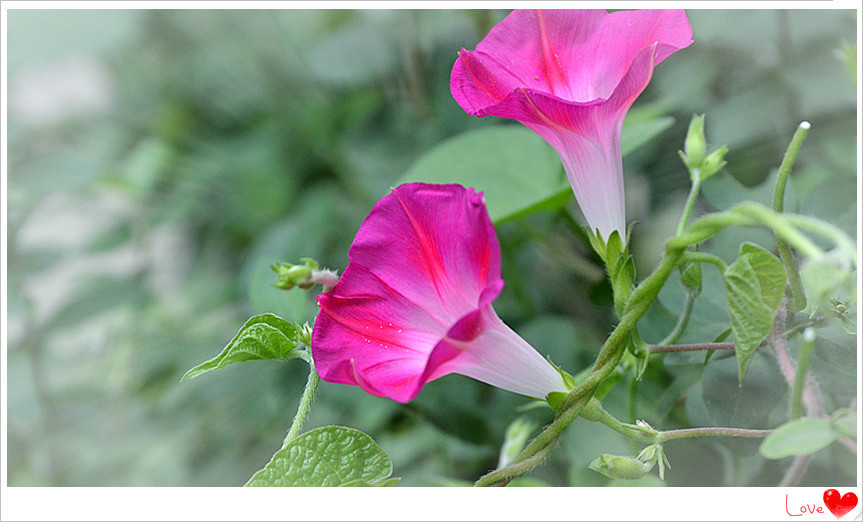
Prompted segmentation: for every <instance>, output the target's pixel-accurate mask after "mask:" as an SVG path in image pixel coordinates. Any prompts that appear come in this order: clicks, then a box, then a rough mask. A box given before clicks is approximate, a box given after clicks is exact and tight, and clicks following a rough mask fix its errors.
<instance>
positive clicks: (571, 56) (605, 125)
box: [450, 10, 692, 241]
mask: <svg viewBox="0 0 863 522" xmlns="http://www.w3.org/2000/svg"><path fill="white" fill-rule="evenodd" d="M691 43H692V27H691V26H690V25H689V21H688V20H687V18H686V15H685V13H684V12H683V11H682V10H639V11H619V12H615V13H607V12H606V11H603V10H516V11H513V12H512V13H510V14H509V15H508V16H507V17H506V18H505V19H504V20H503V21H502V22H500V23H499V24H497V25H496V26H495V27H493V28H492V29H491V31H489V33H488V35H486V37H485V38H484V39H483V40H482V41H481V42H480V43H479V44H477V46H476V50H475V51H466V50H464V49H462V50H461V52H460V53H459V58H458V60H456V62H455V66H454V67H453V70H452V77H451V80H450V87H451V89H452V94H453V96H454V97H455V99H456V101H457V102H458V104H459V105H460V106H461V107H462V108H463V109H464V110H465V111H466V112H467V113H469V114H473V115H476V116H480V117H482V116H489V115H492V116H499V117H502V118H510V119H514V120H518V121H520V122H522V123H524V124H525V125H527V126H528V127H530V128H531V129H532V130H534V131H536V132H537V133H538V134H539V135H540V136H542V137H543V138H544V139H545V140H546V141H547V142H548V143H549V144H551V146H552V147H554V148H555V150H557V152H558V154H560V159H561V160H562V161H563V166H564V169H565V171H566V175H567V177H568V178H569V182H570V185H572V190H573V192H575V197H576V199H577V200H578V204H579V206H580V207H581V210H582V212H583V213H584V216H585V218H586V219H587V223H588V225H589V227H590V229H591V231H592V232H594V233H596V232H597V231H598V232H599V234H601V236H602V238H603V239H604V240H606V241H607V240H608V238H609V237H610V235H611V233H612V232H613V231H615V230H617V231H618V232H619V233H620V235H621V239H624V237H623V236H624V234H625V230H626V217H625V212H624V195H623V161H622V156H621V152H620V132H621V128H622V126H623V118H624V117H625V116H626V111H628V110H629V107H630V106H631V105H632V103H633V102H634V101H635V98H636V97H638V95H639V94H641V92H642V91H643V90H644V88H645V87H647V84H648V82H650V77H651V76H652V74H653V67H654V66H655V65H656V64H658V63H659V62H661V61H662V60H664V59H665V58H667V57H668V56H669V55H671V54H673V53H674V52H676V51H678V50H680V49H683V48H684V47H687V46H689V45H690V44H691ZM525 175H526V176H529V175H530V173H528V172H526V173H525Z"/></svg>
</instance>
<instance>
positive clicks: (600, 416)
mask: <svg viewBox="0 0 863 522" xmlns="http://www.w3.org/2000/svg"><path fill="white" fill-rule="evenodd" d="M581 416H582V417H584V418H585V419H586V420H589V421H591V422H600V423H602V424H604V425H606V426H608V427H609V428H611V429H612V430H614V431H616V432H617V433H620V434H621V435H623V436H625V437H628V438H630V439H633V440H637V441H638V442H643V443H645V444H653V443H660V444H662V443H664V442H668V441H670V440H679V439H688V438H694V437H752V438H761V437H766V436H768V435H770V434H771V433H773V430H754V429H745V428H721V427H708V428H686V429H680V430H668V431H658V430H655V429H653V428H650V427H647V426H640V425H637V424H627V423H625V422H620V421H619V420H617V419H616V418H615V417H614V416H613V415H611V414H610V413H608V412H607V411H605V410H604V409H603V408H602V403H600V402H599V401H598V400H596V399H591V400H590V402H588V404H587V406H585V408H584V410H583V411H582V413H581Z"/></svg>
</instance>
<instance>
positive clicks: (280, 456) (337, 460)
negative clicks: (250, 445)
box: [246, 426, 393, 487]
mask: <svg viewBox="0 0 863 522" xmlns="http://www.w3.org/2000/svg"><path fill="white" fill-rule="evenodd" d="M392 472H393V464H392V462H391V461H390V458H389V456H388V455H387V454H386V452H384V450H382V449H381V448H380V446H378V445H377V444H376V443H375V441H374V440H372V438H371V437H369V436H368V435H366V434H365V433H363V432H361V431H358V430H355V429H353V428H345V427H341V426H327V427H323V428H317V429H314V430H311V431H309V432H306V433H304V434H302V435H300V436H299V437H297V438H296V439H294V440H293V441H291V442H290V443H289V444H288V445H287V446H286V447H284V448H282V449H280V450H279V451H277V452H276V454H275V455H273V459H272V460H271V461H270V462H269V463H268V464H267V465H266V466H264V468H263V469H262V470H260V471H258V472H257V473H255V474H254V475H253V476H252V478H251V479H249V482H248V483H246V486H257V487H260V486H300V487H308V486H357V485H392V479H389V480H388V478H389V476H390V474H392Z"/></svg>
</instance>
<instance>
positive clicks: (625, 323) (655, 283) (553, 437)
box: [475, 218, 704, 486]
mask: <svg viewBox="0 0 863 522" xmlns="http://www.w3.org/2000/svg"><path fill="white" fill-rule="evenodd" d="M702 219H704V218H702ZM699 221H700V220H699ZM682 237H687V238H691V237H698V234H688V235H687V234H684V236H682ZM687 246H688V245H687V244H685V243H684V244H682V245H681V246H680V247H678V248H667V249H666V254H665V257H664V258H663V261H662V263H661V264H660V265H659V267H658V268H657V269H656V270H655V271H654V272H653V274H651V275H650V276H648V277H647V278H646V279H645V280H644V281H642V282H641V284H639V285H638V287H636V288H635V290H633V292H632V294H631V295H630V297H629V299H628V300H627V303H626V306H625V307H624V311H623V314H622V317H621V319H620V323H618V325H617V326H616V327H615V329H614V330H613V331H612V332H611V335H609V337H608V339H607V340H606V341H605V344H603V346H602V349H600V351H599V355H598V356H597V358H596V362H595V363H594V366H593V372H592V373H591V375H590V377H588V378H587V380H586V381H585V382H584V383H582V384H581V385H579V386H576V387H575V388H574V389H573V390H572V391H571V392H570V393H569V395H567V397H566V398H565V399H564V401H563V404H562V405H561V408H560V410H558V412H557V415H556V416H555V419H554V421H552V423H551V424H549V425H548V426H547V427H546V428H545V429H544V430H543V431H542V432H541V433H540V434H539V435H537V437H536V438H535V439H533V441H531V442H530V444H528V445H527V447H526V448H525V449H524V450H522V452H521V454H520V455H519V456H518V457H517V458H516V460H515V461H514V462H513V463H512V464H510V465H509V466H507V467H506V468H502V469H499V470H496V471H493V472H491V473H489V474H487V475H485V476H483V477H480V479H479V480H477V481H476V483H475V485H476V486H491V485H494V484H497V483H499V482H503V483H507V482H509V481H510V480H512V478H513V477H515V476H518V475H519V474H521V473H524V472H526V471H529V470H530V469H533V467H535V466H536V465H538V464H539V463H540V462H542V459H537V458H536V456H537V455H540V454H543V455H545V454H548V453H550V451H551V448H552V447H553V446H554V445H555V444H556V443H557V440H558V438H559V437H560V434H561V433H562V432H563V430H564V429H565V428H566V427H567V426H569V425H570V424H571V423H572V421H574V420H575V419H576V418H577V417H578V416H579V415H580V414H581V412H582V410H583V409H584V407H585V406H586V405H587V403H588V402H589V401H590V399H591V398H592V397H593V394H594V393H595V392H596V389H597V388H598V387H599V385H600V384H601V383H602V381H603V380H605V378H606V377H608V375H609V374H611V372H612V371H613V370H614V368H615V367H616V366H617V364H618V363H619V362H620V359H621V358H622V357H623V353H624V351H625V350H626V342H627V341H628V340H629V336H630V333H631V332H632V330H633V329H634V328H635V325H636V323H637V322H638V320H639V319H640V318H641V317H642V316H643V315H644V314H645V313H646V312H647V309H648V308H650V305H651V304H653V301H654V300H655V299H656V296H657V294H659V290H660V289H661V288H662V285H663V284H665V281H666V280H667V279H668V276H669V275H671V272H672V271H673V270H674V269H675V267H676V266H677V262H678V261H679V260H680V256H681V255H682V254H683V249H684V248H686V247H687ZM526 462H530V463H531V464H532V465H531V466H523V465H522V463H526Z"/></svg>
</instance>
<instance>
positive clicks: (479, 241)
mask: <svg viewBox="0 0 863 522" xmlns="http://www.w3.org/2000/svg"><path fill="white" fill-rule="evenodd" d="M348 257H349V260H350V263H349V264H348V267H347V268H346V269H345V271H344V274H342V276H341V278H339V281H338V283H337V284H336V285H335V287H333V288H332V289H331V290H330V291H328V292H325V293H323V294H321V295H320V296H319V297H318V304H319V305H320V308H321V310H320V313H319V314H318V317H317V319H316V320H315V327H314V329H313V331H312V355H313V356H314V360H315V366H316V368H317V371H318V373H319V374H320V376H321V378H322V379H323V380H325V381H329V382H335V383H342V384H354V385H358V386H361V387H362V388H363V389H364V390H366V391H367V392H369V393H371V394H373V395H378V396H381V397H389V398H391V399H393V400H396V401H399V402H408V401H410V400H411V399H413V398H414V397H415V396H416V395H417V393H419V391H420V389H421V388H422V387H423V385H425V384H426V383H427V382H429V381H432V380H434V379H437V378H438V377H442V376H444V375H447V374H449V373H459V374H462V375H466V376H468V377H472V378H474V379H477V380H479V381H482V382H485V383H488V384H491V385H493V386H497V387H498V388H503V389H505V390H509V391H512V392H515V393H520V394H522V395H527V396H529V397H535V398H538V399H545V397H546V396H547V395H548V394H549V393H551V392H554V391H562V392H565V391H567V387H566V386H565V385H564V382H563V378H562V377H561V375H560V373H559V372H558V371H557V370H556V369H555V368H554V367H553V366H552V365H551V364H550V363H549V362H548V361H547V360H546V359H544V358H543V357H542V356H541V355H540V354H539V353H538V352H537V351H536V350H534V349H533V347H531V346H530V345H529V344H528V343H527V342H526V341H525V340H524V339H522V338H521V337H519V336H518V334H516V333H515V332H514V331H512V330H511V329H510V328H509V327H508V326H506V325H505V324H504V323H503V321H501V320H500V318H499V317H498V316H497V314H496V313H495V311H494V309H493V308H492V306H491V303H492V301H494V300H495V298H497V296H498V294H500V292H501V290H502V289H503V280H502V279H501V273H500V245H499V244H498V242H497V235H496V234H495V231H494V227H493V226H492V224H491V220H490V219H489V217H488V211H487V210H486V208H485V203H484V202H483V200H482V194H481V193H476V192H474V190H473V189H466V188H464V187H462V186H461V185H430V184H425V183H410V184H406V185H401V186H400V187H398V188H395V189H393V190H392V192H391V193H390V194H389V195H387V196H386V197H384V198H383V199H381V200H380V201H379V202H378V203H377V204H376V205H375V206H374V208H373V209H372V211H371V213H370V214H369V216H368V217H367V218H366V220H365V221H364V222H363V224H362V226H360V230H359V232H357V236H356V238H355V239H354V242H353V244H352V245H351V248H350V251H349V252H348Z"/></svg>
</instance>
